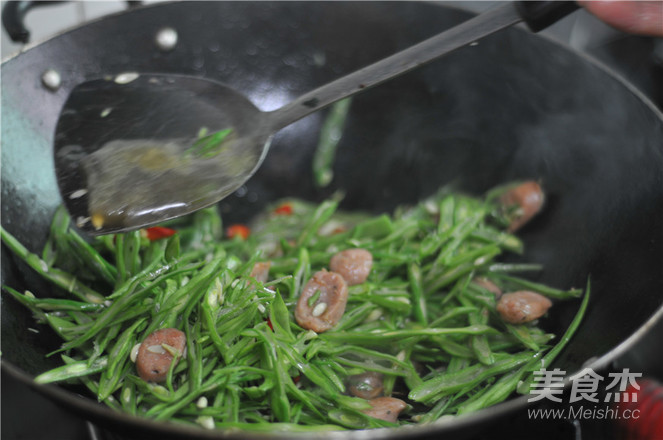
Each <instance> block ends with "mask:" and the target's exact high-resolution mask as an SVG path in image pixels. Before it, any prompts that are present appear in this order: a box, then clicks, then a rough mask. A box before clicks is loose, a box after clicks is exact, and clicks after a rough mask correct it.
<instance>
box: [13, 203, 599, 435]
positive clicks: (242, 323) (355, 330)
mask: <svg viewBox="0 0 663 440" xmlns="http://www.w3.org/2000/svg"><path fill="white" fill-rule="evenodd" d="M340 202H341V197H340V196H339V195H335V196H333V197H332V198H330V199H328V200H326V201H324V202H322V203H320V204H313V203H308V202H302V201H298V200H295V199H288V200H286V201H282V202H276V203H275V204H274V205H273V206H272V207H268V209H267V211H266V212H265V214H263V215H262V216H259V217H257V218H256V221H255V222H254V223H252V224H251V231H252V232H251V235H250V236H249V237H248V238H247V239H245V240H244V239H239V238H235V239H224V238H223V237H222V231H223V229H222V228H221V225H222V221H221V217H220V216H219V213H218V211H217V210H216V209H212V208H210V209H205V210H202V211H199V212H198V213H196V214H194V215H193V216H191V217H190V218H189V220H188V221H187V220H173V221H169V222H167V224H168V225H169V227H173V228H175V229H176V231H177V233H176V234H175V235H173V236H172V237H170V238H167V239H162V240H159V241H149V240H148V239H147V238H146V236H145V234H141V232H139V231H135V232H132V233H128V234H118V235H117V236H115V237H114V238H112V237H111V238H103V237H102V238H95V239H93V240H91V241H90V242H88V240H87V239H86V238H84V237H83V236H80V235H78V234H77V232H76V230H75V229H74V228H71V227H70V224H69V222H70V220H69V219H68V218H67V217H66V216H64V215H63V214H62V213H60V214H59V215H57V216H56V218H54V222H53V225H52V228H51V234H50V236H49V239H48V241H47V243H46V245H45V247H44V249H43V251H42V253H41V258H40V257H37V256H36V255H35V254H32V253H30V252H28V251H27V249H25V248H24V247H22V245H21V244H20V243H18V242H17V241H16V240H15V239H14V238H13V237H11V236H10V235H9V234H8V233H7V232H6V231H4V230H3V231H2V240H3V242H5V243H7V245H8V247H9V248H10V249H11V250H13V251H14V252H15V253H16V254H17V256H18V257H19V258H21V259H23V260H25V261H26V262H27V264H28V265H29V266H30V267H32V268H33V269H35V270H36V271H37V273H39V274H40V275H42V276H44V277H46V279H47V280H50V281H51V282H53V283H55V284H56V285H59V286H60V287H63V288H64V289H65V290H67V291H68V292H69V291H70V292H71V293H70V294H68V297H66V298H42V297H41V296H43V295H39V293H41V292H35V293H36V294H37V295H32V294H31V293H29V292H26V293H19V292H18V291H16V290H13V289H12V288H10V287H6V288H4V289H3V294H6V295H8V296H11V297H12V298H13V299H15V300H17V301H18V302H19V303H21V304H22V305H24V306H25V307H27V308H28V309H29V310H30V311H32V312H33V313H34V315H35V316H36V318H37V319H38V320H39V321H38V322H40V323H46V324H48V325H50V326H51V327H52V328H53V329H54V330H55V332H56V333H57V334H58V335H60V336H61V338H62V339H63V345H62V346H61V348H60V350H57V351H58V352H59V351H67V353H68V355H69V356H66V355H62V356H61V358H62V362H63V363H64V365H63V366H62V367H57V368H56V369H53V370H51V371H50V372H46V373H44V374H43V375H41V376H40V380H47V381H71V380H76V381H79V382H81V383H82V384H83V385H84V386H85V387H87V388H88V389H89V390H90V391H91V392H92V393H93V394H94V395H95V396H96V397H97V399H98V400H100V401H102V402H104V403H105V404H107V405H109V406H111V407H113V408H116V409H122V410H123V411H126V412H129V413H131V414H136V415H139V416H141V417H148V418H152V419H155V420H171V421H173V422H175V423H178V424H182V425H190V426H200V425H203V426H205V427H212V426H213V427H216V428H228V429H231V428H241V429H252V430H255V431H261V430H268V429H269V430H273V429H281V430H283V431H284V432H290V431H292V432H296V431H303V432H305V431H306V430H309V429H311V430H312V429H318V427H321V428H320V429H332V427H333V429H356V428H360V429H370V428H380V427H393V426H398V425H408V424H411V423H415V422H419V423H430V422H433V421H434V420H436V419H438V418H439V417H441V416H444V415H455V414H464V413H467V412H471V411H476V410H479V409H481V408H484V407H486V406H489V405H493V404H496V403H498V402H501V401H502V400H504V399H506V398H508V397H509V396H510V395H511V394H512V393H514V392H518V391H520V392H522V391H523V390H525V391H526V388H525V386H526V385H527V384H528V383H530V381H531V379H532V377H533V374H532V373H533V372H534V369H535V368H537V367H538V366H539V365H542V364H544V365H547V364H548V363H550V362H552V361H553V359H554V358H555V356H557V354H558V353H559V352H560V351H561V350H562V348H563V347H564V344H565V343H566V342H567V341H568V339H569V338H570V337H571V335H572V332H571V333H569V332H568V331H567V333H566V334H565V335H564V336H563V337H562V338H561V339H560V341H559V342H558V343H557V344H556V345H555V346H553V347H552V348H551V347H550V340H551V338H552V337H553V336H552V335H550V334H547V333H545V332H544V331H543V330H541V329H540V328H538V327H536V323H533V324H527V325H521V326H516V325H511V324H507V323H504V322H503V321H502V319H501V317H500V316H499V314H498V313H497V312H496V309H495V307H496V299H495V295H494V294H493V293H492V292H489V291H487V290H486V289H484V288H482V287H481V286H480V285H478V284H477V283H473V280H475V279H476V278H477V277H486V278H488V279H490V280H492V281H494V282H495V283H496V284H498V285H499V286H500V287H501V288H503V289H506V288H511V287H519V288H520V287H522V288H526V287H525V286H529V287H536V289H533V290H536V291H541V292H542V293H543V292H552V293H551V297H554V298H556V299H573V297H574V296H575V295H576V293H575V292H574V290H571V291H569V292H571V293H569V292H565V291H562V290H559V289H554V288H550V287H548V286H543V287H540V286H538V285H537V284H528V283H532V282H530V281H523V280H521V279H520V278H518V277H517V276H516V275H515V273H517V272H521V271H531V270H538V269H540V267H539V266H538V265H531V264H529V263H520V262H518V263H502V262H500V261H499V260H498V258H500V256H501V255H502V253H503V252H504V253H506V252H515V253H519V252H521V251H522V243H521V242H520V240H518V239H517V237H515V236H513V235H511V234H509V233H507V232H505V231H504V230H503V229H502V227H501V226H500V224H499V221H496V219H495V217H494V216H493V213H494V212H495V211H494V206H493V205H492V204H491V203H492V202H490V201H488V202H486V201H485V200H480V199H477V198H473V197H469V196H465V195H462V194H458V193H454V192H450V191H448V190H446V191H441V192H440V193H438V194H437V195H435V196H432V197H431V199H430V200H429V201H424V202H422V203H420V204H417V205H415V206H413V207H407V208H406V207H402V208H399V209H397V210H396V212H395V213H394V214H392V215H388V214H380V215H377V216H371V215H368V214H366V213H354V214H347V213H343V212H342V211H340V210H339V204H340ZM285 203H287V204H288V205H289V206H290V208H291V209H289V210H278V209H277V208H278V207H280V206H282V204H285ZM277 211H278V212H277ZM290 211H292V213H290ZM63 212H64V211H63ZM337 228H338V229H340V232H338V231H335V229H337ZM332 231H333V232H332ZM337 232H338V233H337ZM357 247H361V248H364V249H366V250H369V251H370V252H371V254H372V256H373V266H372V269H371V273H370V276H369V278H368V280H367V281H366V282H364V283H361V284H357V285H353V286H350V287H349V288H348V292H349V295H348V298H347V304H346V305H345V313H344V314H343V316H342V317H341V318H340V320H339V321H338V322H337V323H336V325H335V326H334V327H333V328H332V329H330V330H328V331H326V332H323V333H319V334H318V333H315V332H313V331H311V330H307V329H305V328H303V327H302V326H300V325H299V324H298V323H297V322H296V320H295V319H294V311H295V308H296V302H297V298H298V296H299V294H300V291H301V289H302V286H303V285H304V284H305V283H306V282H307V280H308V279H309V278H310V276H311V274H312V273H314V272H317V271H319V270H323V269H328V265H329V262H330V258H331V256H332V255H333V254H334V253H336V252H338V251H342V250H345V249H348V248H357ZM257 262H269V263H270V270H269V279H268V280H267V281H266V282H264V283H263V282H259V281H257V280H256V279H255V278H253V277H251V276H250V273H251V271H252V268H253V267H254V264H255V263H257ZM64 268H70V271H68V270H64ZM73 273H75V274H76V275H77V277H78V278H74V277H73V275H71V274H73ZM92 286H95V287H96V288H98V289H104V288H105V289H107V290H112V291H109V292H108V295H106V296H103V295H101V293H99V292H98V291H97V290H96V288H95V287H92ZM104 293H107V292H106V291H104ZM321 295H322V294H321ZM313 301H314V300H312V302H313ZM586 301H587V297H585V298H584V299H583V303H582V305H581V309H582V310H583V312H582V313H584V309H585V308H586V307H587V306H586ZM578 319H580V318H577V317H576V318H574V321H573V322H572V325H571V326H570V328H569V330H570V331H571V330H572V331H575V328H577V326H578V325H579V321H578ZM165 328H176V329H180V330H182V331H183V332H184V333H185V335H186V340H185V344H186V354H185V355H183V356H181V357H180V356H174V357H173V359H172V361H171V363H170V367H169V368H168V371H167V374H166V377H165V380H164V382H162V383H160V384H155V383H147V382H145V381H143V380H142V379H141V378H140V377H138V376H137V375H136V372H135V367H134V364H133V362H131V360H130V357H131V356H130V353H131V352H132V350H134V349H135V347H136V346H137V342H139V341H140V340H142V339H144V338H145V337H147V335H149V334H151V333H153V332H154V331H156V330H158V329H165ZM415 366H416V367H415ZM365 372H378V373H381V374H382V375H383V376H384V379H383V392H384V393H385V395H386V396H391V395H394V396H398V395H400V396H403V395H407V396H408V398H409V402H411V403H412V402H414V403H413V406H411V407H409V408H408V414H409V417H401V418H400V419H399V420H398V422H397V423H395V424H394V423H391V422H385V421H382V420H379V419H375V418H372V417H369V416H367V415H366V414H364V413H363V412H362V411H365V410H367V409H368V408H369V407H370V404H369V403H367V402H366V401H364V400H362V399H359V398H355V397H350V396H348V395H346V392H347V390H346V381H347V380H348V378H349V377H350V376H352V375H356V374H362V373H365ZM519 383H521V386H520V387H519V386H518V384H519ZM302 425H314V426H302Z"/></svg>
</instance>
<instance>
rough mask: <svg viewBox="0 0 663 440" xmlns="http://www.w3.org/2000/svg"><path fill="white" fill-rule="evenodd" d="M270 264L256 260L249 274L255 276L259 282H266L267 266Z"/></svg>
mask: <svg viewBox="0 0 663 440" xmlns="http://www.w3.org/2000/svg"><path fill="white" fill-rule="evenodd" d="M271 266H272V263H271V262H269V261H267V262H262V261H261V262H258V263H256V264H254V265H253V267H252V268H251V274H250V275H249V276H250V277H252V278H255V280H256V281H258V282H259V283H266V282H267V280H268V279H269V268H270V267H271Z"/></svg>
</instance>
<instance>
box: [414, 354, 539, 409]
mask: <svg viewBox="0 0 663 440" xmlns="http://www.w3.org/2000/svg"><path fill="white" fill-rule="evenodd" d="M534 354H535V353H531V352H524V353H520V354H516V355H506V357H501V356H500V357H499V359H496V360H495V362H494V363H493V364H492V365H489V366H487V365H482V364H477V365H474V366H472V367H468V368H465V369H463V370H460V371H458V372H454V373H450V374H440V375H439V376H437V377H435V378H433V379H430V380H428V381H426V382H424V383H423V384H421V385H420V386H418V387H416V388H414V389H413V390H412V391H410V394H409V395H408V397H409V398H410V399H412V400H414V401H416V402H424V403H425V402H430V401H432V400H437V399H439V398H440V397H443V396H445V395H448V394H450V393H453V392H454V391H458V390H460V389H461V388H463V387H468V386H474V385H476V384H478V383H480V382H481V381H483V380H485V379H487V378H489V377H492V376H495V375H496V374H499V373H504V372H508V371H510V370H513V369H514V368H517V367H518V366H520V365H522V364H524V363H526V362H528V361H530V360H532V358H533V356H534ZM496 357H497V356H496Z"/></svg>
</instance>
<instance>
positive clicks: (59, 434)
mask: <svg viewBox="0 0 663 440" xmlns="http://www.w3.org/2000/svg"><path fill="white" fill-rule="evenodd" d="M104 3H108V2H104ZM117 3H121V2H117ZM442 3H447V2H442ZM448 3H450V4H451V5H452V6H454V7H461V8H466V9H470V10H473V11H480V10H482V9H485V8H487V7H489V6H491V3H492V2H462V3H457V2H448ZM88 7H89V6H88ZM105 8H106V9H110V10H112V9H118V8H120V9H121V8H122V6H121V5H120V6H108V5H106V6H105ZM49 9H50V8H49ZM74 11H76V12H75V15H76V16H77V17H78V19H79V20H80V19H81V18H89V14H88V16H87V17H86V16H85V13H83V14H81V5H77V6H75V9H74ZM71 21H72V20H71V19H70V18H69V19H66V20H63V23H64V26H70V25H72V24H74V23H72V22H71ZM74 22H75V20H74ZM53 32H55V31H53ZM544 33H545V34H547V35H549V36H551V37H553V38H557V39H559V40H562V41H563V42H565V43H566V44H568V45H570V46H572V47H573V48H575V49H577V50H581V51H583V52H585V53H587V54H589V55H591V56H593V57H595V58H597V59H598V60H600V61H601V62H603V63H604V64H606V65H608V66H609V67H611V68H612V69H614V70H615V71H616V72H618V73H619V74H621V75H622V76H624V77H625V78H626V79H628V80H629V81H630V82H631V83H632V84H633V85H635V86H636V87H637V88H638V89H639V90H640V91H641V92H642V93H643V94H645V95H646V96H648V97H649V98H650V99H651V100H652V101H653V102H654V103H655V104H656V105H658V106H659V108H663V81H661V78H663V40H661V39H655V38H646V37H637V36H631V35H625V34H622V33H620V32H617V31H614V30H612V29H610V28H608V27H607V26H606V25H604V24H603V23H600V22H599V21H598V20H596V19H594V18H593V17H591V16H590V15H589V14H587V13H585V12H584V11H579V12H576V13H574V14H572V15H571V16H569V17H567V18H566V19H564V20H562V21H561V22H559V23H557V24H555V25H554V26H552V27H551V28H549V29H547V30H546V31H544ZM17 49H20V46H17V45H13V44H11V43H9V42H8V41H7V39H6V35H3V51H4V52H5V53H4V54H3V57H6V56H7V55H8V53H7V51H14V50H17ZM662 338H663V322H660V323H658V324H657V325H656V326H654V328H652V329H651V330H650V331H649V332H648V334H646V335H645V336H644V337H643V338H642V339H641V340H640V341H639V342H638V343H636V344H635V346H633V347H632V348H631V349H630V350H628V351H627V352H626V353H625V354H624V355H622V356H621V357H620V358H618V359H616V360H615V361H614V362H613V363H612V364H611V365H610V366H609V367H608V368H607V369H606V371H602V372H600V373H601V374H602V375H603V376H608V375H609V374H610V373H615V372H622V371H624V370H625V369H629V370H630V371H632V372H639V373H642V375H643V378H648V379H652V380H654V381H659V382H663V351H661V350H660V341H661V339H662ZM662 390H663V388H661V389H659V393H660V394H661V397H659V399H658V406H657V407H656V411H659V413H658V415H656V414H654V415H653V416H652V417H657V418H658V419H659V420H660V419H662V418H663V391H662ZM565 401H568V400H565ZM624 405H626V404H624ZM546 407H550V409H554V408H555V405H544V408H546ZM557 407H559V406H557ZM562 408H563V409H568V405H564V406H562ZM35 421H38V422H35ZM1 422H2V431H1V436H2V438H4V439H10V440H42V439H49V440H59V439H62V440H132V439H129V438H126V437H121V436H119V435H117V434H114V433H111V432H108V431H104V430H102V429H99V428H98V427H96V426H94V425H92V424H91V423H89V422H86V421H84V420H81V419H80V418H78V417H76V416H73V415H71V414H70V413H68V412H66V411H64V410H63V409H61V408H60V407H58V405H57V404H55V403H53V402H51V401H50V400H48V399H46V398H44V397H43V396H42V395H40V394H38V393H37V392H35V391H33V390H32V389H31V388H29V387H27V386H26V385H24V384H22V383H19V382H16V381H15V380H13V379H12V378H11V377H9V376H8V375H7V374H5V372H4V371H3V373H2V420H1ZM622 422H623V421H619V420H614V419H612V418H609V419H603V420H599V419H597V418H592V419H582V420H580V419H579V418H564V419H561V420H560V419H555V418H547V419H533V418H532V417H531V415H530V414H528V413H527V411H526V410H523V411H522V412H519V413H515V414H513V415H512V416H511V417H507V418H506V419H502V420H500V421H499V422H497V423H496V424H495V425H494V426H493V427H491V429H490V432H489V433H486V434H480V435H478V436H476V437H474V440H488V439H491V440H492V439H495V438H502V437H504V438H507V437H508V438H510V439H514V438H537V439H539V440H547V439H551V440H552V439H555V440H559V439H574V440H577V439H606V440H611V439H614V440H618V439H620V440H621V439H622V438H643V437H641V436H638V435H639V434H634V432H636V431H635V429H636V428H637V427H636V428H634V427H631V430H630V434H629V432H627V431H625V430H624V429H623V428H620V423H622ZM642 423H644V421H643V422H642ZM660 434H661V435H663V433H660ZM629 435H630V436H629ZM648 438H661V437H648Z"/></svg>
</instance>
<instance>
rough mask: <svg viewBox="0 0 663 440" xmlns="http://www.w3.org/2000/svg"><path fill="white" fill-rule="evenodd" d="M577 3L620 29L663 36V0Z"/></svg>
mask: <svg viewBox="0 0 663 440" xmlns="http://www.w3.org/2000/svg"><path fill="white" fill-rule="evenodd" d="M578 4H580V5H581V6H582V7H584V8H585V9H586V10H587V11H589V12H590V13H592V14H593V15H595V16H596V17H597V18H599V19H600V20H602V21H603V22H605V23H607V24H609V25H610V26H612V27H615V28H617V29H619V30H621V31H624V32H629V33H632V34H639V35H650V36H654V37H663V0H654V1H637V0H636V1H634V0H630V1H628V0H627V1H614V0H580V1H578Z"/></svg>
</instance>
